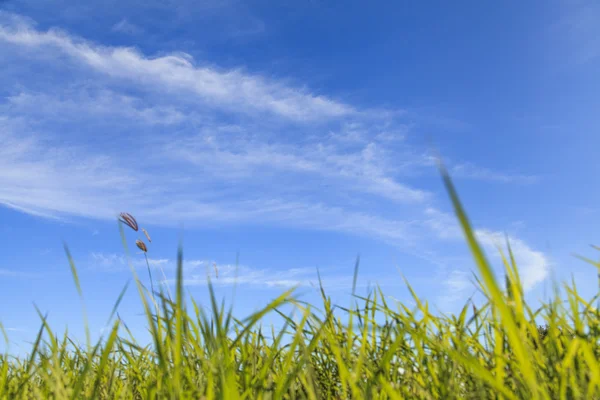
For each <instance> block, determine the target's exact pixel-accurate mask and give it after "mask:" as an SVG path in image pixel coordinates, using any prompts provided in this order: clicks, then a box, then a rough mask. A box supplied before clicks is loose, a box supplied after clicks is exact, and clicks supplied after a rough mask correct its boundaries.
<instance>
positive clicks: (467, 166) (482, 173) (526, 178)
mask: <svg viewBox="0 0 600 400" xmlns="http://www.w3.org/2000/svg"><path fill="white" fill-rule="evenodd" d="M450 173H451V174H452V176H453V177H455V178H457V179H474V180H481V181H492V182H501V183H517V184H532V183H537V182H538V181H539V177H537V176H535V175H520V174H503V173H499V172H495V171H492V170H490V169H488V168H484V167H479V166H476V165H474V164H471V163H460V164H456V165H454V166H452V167H451V169H450Z"/></svg>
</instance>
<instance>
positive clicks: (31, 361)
mask: <svg viewBox="0 0 600 400" xmlns="http://www.w3.org/2000/svg"><path fill="white" fill-rule="evenodd" d="M47 316H48V314H46V315H45V316H44V317H43V318H42V326H41V327H40V330H39V331H38V334H37V337H36V338H35V342H34V343H33V350H32V351H31V354H30V355H29V359H28V360H27V364H26V367H25V379H23V380H22V382H21V384H20V385H19V387H18V388H17V393H16V394H17V396H16V397H17V398H18V397H19V395H20V394H21V391H22V390H23V388H24V387H25V385H26V384H27V382H28V381H29V380H30V379H31V368H32V367H33V365H34V361H35V356H36V355H37V353H38V350H39V347H40V342H41V341H42V335H43V334H44V329H45V319H46V317H47Z"/></svg>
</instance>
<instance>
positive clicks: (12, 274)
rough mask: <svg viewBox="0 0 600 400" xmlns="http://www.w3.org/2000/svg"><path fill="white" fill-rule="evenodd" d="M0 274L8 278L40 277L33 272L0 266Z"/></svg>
mask: <svg viewBox="0 0 600 400" xmlns="http://www.w3.org/2000/svg"><path fill="white" fill-rule="evenodd" d="M0 276H4V277H7V278H38V277H39V275H38V274H35V273H31V272H23V271H17V270H13V269H6V268H0Z"/></svg>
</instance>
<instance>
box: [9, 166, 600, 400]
mask: <svg viewBox="0 0 600 400" xmlns="http://www.w3.org/2000/svg"><path fill="white" fill-rule="evenodd" d="M443 177H444V182H445V185H446V189H447V191H448V193H449V195H450V198H451V200H452V204H453V205H454V209H455V213H456V216H457V218H458V220H459V221H460V224H461V226H462V229H463V231H464V233H465V238H466V241H467V244H468V246H469V248H470V250H471V253H472V255H473V259H474V261H475V264H476V266H477V272H478V274H477V276H478V285H479V289H480V291H481V293H482V294H483V295H484V297H485V298H486V299H487V300H486V301H485V302H484V303H482V304H478V305H475V304H472V303H467V304H465V306H464V308H463V309H462V311H461V312H460V313H459V315H450V316H446V315H439V314H435V313H432V312H431V311H430V309H429V305H428V303H427V302H426V301H424V300H422V299H420V298H419V297H418V296H417V295H416V294H415V293H414V291H413V290H412V288H410V285H408V283H407V285H408V287H409V289H410V291H411V293H412V294H413V297H414V301H415V303H416V307H415V308H413V309H411V308H408V307H406V305H403V304H396V303H395V304H390V303H388V302H387V300H386V296H384V294H383V293H382V292H381V290H379V289H377V290H375V291H373V292H372V293H371V294H370V295H368V296H367V297H360V296H356V295H355V296H354V297H355V301H354V303H353V305H352V306H351V307H349V308H340V307H336V306H334V305H333V304H332V302H331V299H330V298H329V297H328V296H327V295H326V293H325V292H324V290H323V289H322V288H321V295H322V301H321V303H320V304H318V305H309V304H306V303H304V302H301V301H299V300H298V299H297V298H296V297H295V295H294V291H293V290H290V291H287V292H285V293H283V294H282V295H281V296H279V297H278V298H276V299H275V300H273V301H272V302H270V303H269V304H267V305H265V306H264V308H263V309H261V310H260V311H258V312H256V313H254V314H252V315H251V316H249V317H247V318H245V319H243V320H238V319H236V318H235V317H234V316H233V315H232V313H231V311H230V310H228V309H226V308H225V306H224V305H223V304H219V303H218V302H217V299H216V298H215V295H214V292H213V288H212V286H211V285H210V284H209V286H208V289H209V291H210V299H211V302H210V304H209V305H205V307H200V306H199V305H198V304H196V303H195V302H194V300H193V299H191V298H189V299H187V298H186V295H185V293H184V287H183V278H182V269H183V262H182V254H181V251H180V252H179V257H178V266H177V284H176V293H175V296H174V298H171V296H170V294H169V295H166V294H164V293H162V292H160V293H155V294H150V293H148V292H147V290H146V288H144V287H143V286H142V284H141V283H140V281H139V279H138V277H137V275H136V272H135V270H133V269H132V273H133V274H134V278H135V283H136V286H137V289H138V291H139V295H140V299H141V300H142V304H143V307H144V310H145V313H146V317H147V325H148V330H149V332H150V333H151V335H152V339H153V340H152V344H151V345H148V346H144V347H142V346H140V345H139V344H137V343H136V341H135V338H134V337H132V335H131V333H130V332H129V330H128V328H127V326H126V324H125V323H124V322H122V321H121V320H120V319H119V318H115V315H117V314H116V310H117V308H118V306H119V303H120V301H121V298H122V296H123V293H124V292H125V290H124V291H123V293H122V294H121V296H120V297H119V299H118V301H117V302H116V304H115V307H114V309H113V311H112V314H111V318H110V320H111V321H113V322H112V329H111V330H110V333H108V335H107V336H106V337H105V338H103V339H102V340H100V342H99V343H97V344H95V345H93V344H91V343H90V342H89V339H88V343H87V346H86V348H81V347H79V346H77V345H76V344H75V343H74V342H73V341H71V339H70V338H69V337H68V336H67V335H66V334H65V335H62V336H59V335H58V334H57V333H56V332H55V331H53V330H52V329H51V327H50V326H48V324H47V323H46V321H45V317H44V316H43V315H42V314H41V313H40V318H41V321H42V324H41V327H40V330H39V333H38V335H37V338H36V340H35V342H34V344H33V346H32V349H31V351H30V353H29V356H27V357H25V358H20V359H16V358H12V357H10V356H9V355H8V354H6V355H2V356H0V398H2V399H47V398H55V399H67V398H69V399H83V398H99V399H146V398H151V399H155V398H156V399H213V398H218V399H284V398H285V399H305V398H308V399H349V398H352V399H363V398H365V399H415V398H418V399H488V398H490V399H600V362H599V361H598V360H599V359H600V347H599V339H600V314H599V312H598V309H597V308H596V307H595V306H594V304H595V302H596V300H597V297H598V296H596V297H595V298H593V299H589V300H584V299H583V298H581V297H580V296H579V295H578V293H577V289H576V286H575V283H574V282H572V283H570V284H568V283H565V284H564V285H563V291H562V293H564V296H565V298H561V294H560V292H559V290H558V287H556V288H555V291H554V294H553V298H552V299H551V300H549V301H547V302H546V303H541V304H538V305H537V306H536V308H535V309H533V308H532V307H531V306H530V305H528V304H526V302H525V300H524V296H523V290H522V286H521V283H520V279H519V274H518V268H517V265H516V264H515V262H514V258H513V256H512V252H511V250H510V244H507V248H506V252H505V254H504V257H503V260H504V265H505V279H504V280H503V281H502V283H499V282H498V281H497V280H496V278H495V276H494V274H493V272H492V268H491V266H490V264H489V263H488V261H487V260H486V258H485V255H484V254H483V251H482V250H481V247H480V246H479V245H478V243H477V241H476V238H475V235H474V232H473V230H472V228H471V226H470V224H469V221H468V219H467V217H466V214H465V212H464V210H463V209H462V206H461V204H460V202H459V200H458V196H457V195H456V192H455V190H454V187H453V185H452V182H451V181H450V178H449V177H448V176H447V175H446V174H445V172H443ZM121 233H122V235H123V238H124V234H123V231H122V230H121ZM69 260H70V262H71V267H72V273H73V277H74V279H75V284H76V286H77V288H78V291H79V294H80V295H81V290H80V288H79V280H78V278H77V270H76V268H75V265H74V264H73V262H72V260H71V259H70V257H69ZM587 261H589V262H590V263H591V264H593V266H595V267H597V268H599V269H600V264H598V263H595V262H593V261H590V260H587ZM357 272H358V264H357V267H356V268H355V279H354V286H355V284H356V274H357ZM593 272H594V271H593V269H591V270H590V273H591V274H592V273H593ZM353 292H354V291H353ZM290 307H292V308H293V309H294V310H295V312H296V316H295V317H294V318H293V317H291V316H290V315H288V314H286V313H284V311H283V310H288V311H289V309H290ZM205 310H209V311H205ZM267 314H273V315H275V316H277V317H278V318H281V321H282V324H283V328H281V329H279V330H275V329H273V328H271V329H266V328H264V326H263V324H262V321H263V320H264V318H265V316H267ZM84 316H85V308H84ZM298 316H299V317H298ZM539 321H543V325H544V326H543V327H541V326H539V324H538V322H539ZM4 335H5V336H6V333H4ZM88 338H89V336H88ZM6 340H7V341H8V339H6Z"/></svg>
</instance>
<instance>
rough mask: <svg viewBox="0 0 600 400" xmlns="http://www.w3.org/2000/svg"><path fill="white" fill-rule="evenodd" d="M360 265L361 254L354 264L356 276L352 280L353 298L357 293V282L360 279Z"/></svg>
mask: <svg viewBox="0 0 600 400" xmlns="http://www.w3.org/2000/svg"><path fill="white" fill-rule="evenodd" d="M359 265H360V254H359V255H357V256H356V263H355V264H354V276H353V278H352V296H354V294H355V293H356V280H357V278H358V266H359Z"/></svg>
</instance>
